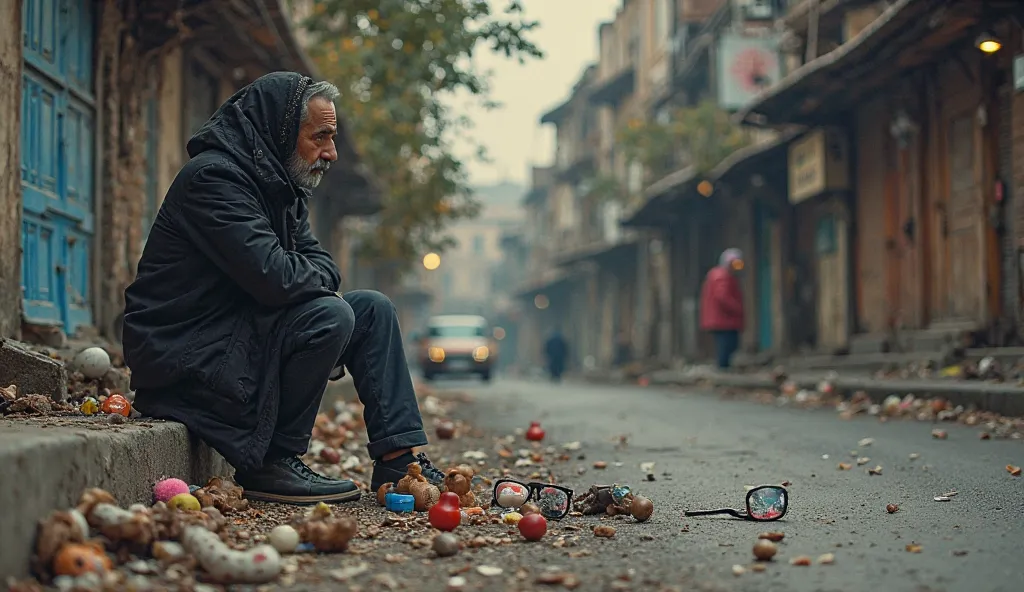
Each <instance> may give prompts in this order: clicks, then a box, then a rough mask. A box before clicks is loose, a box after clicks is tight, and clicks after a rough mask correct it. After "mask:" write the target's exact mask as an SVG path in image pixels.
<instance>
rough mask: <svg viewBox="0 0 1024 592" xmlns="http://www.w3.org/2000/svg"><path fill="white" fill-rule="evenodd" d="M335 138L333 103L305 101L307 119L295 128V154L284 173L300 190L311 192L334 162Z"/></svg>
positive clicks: (335, 115)
mask: <svg viewBox="0 0 1024 592" xmlns="http://www.w3.org/2000/svg"><path fill="white" fill-rule="evenodd" d="M337 135H338V115H337V112H336V111H335V110H334V103H332V102H331V101H328V100H327V99H325V98H323V97H313V98H312V99H311V100H310V101H309V105H308V116H307V117H306V120H305V121H303V122H302V126H301V127H300V128H299V139H298V142H297V144H296V146H295V153H294V154H293V155H292V157H291V159H289V161H288V173H289V174H290V175H291V177H292V180H293V181H295V183H296V184H298V185H299V186H301V187H304V188H306V189H313V188H315V187H316V186H317V185H319V184H320V180H321V179H323V176H324V173H326V172H327V169H329V168H330V167H331V163H332V162H334V161H336V160H338V150H337V148H335V146H334V138H335V137H336V136H337Z"/></svg>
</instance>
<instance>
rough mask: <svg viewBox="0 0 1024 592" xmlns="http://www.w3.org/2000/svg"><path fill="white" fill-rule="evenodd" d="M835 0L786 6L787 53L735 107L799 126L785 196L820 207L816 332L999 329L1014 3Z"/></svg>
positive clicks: (866, 336)
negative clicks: (801, 9)
mask: <svg viewBox="0 0 1024 592" xmlns="http://www.w3.org/2000/svg"><path fill="white" fill-rule="evenodd" d="M840 4H843V5H842V6H835V7H831V8H832V9H831V10H829V11H827V12H823V13H821V14H818V15H816V18H817V19H818V22H817V24H813V25H811V26H808V25H803V26H799V25H798V24H797V23H798V22H799V21H800V20H801V18H793V19H791V22H793V26H792V28H791V30H790V32H791V39H793V40H794V41H795V42H794V43H793V44H792V50H793V54H792V55H791V57H790V62H791V63H792V64H793V65H796V66H797V67H796V69H795V70H794V71H793V72H791V73H790V74H789V75H788V76H787V77H786V79H785V80H783V81H782V83H780V84H779V85H778V86H777V87H776V88H774V89H771V90H769V91H768V92H766V93H765V95H764V96H763V97H761V98H760V99H759V101H758V102H757V104H755V105H753V106H752V107H751V108H750V109H749V110H748V111H747V112H746V113H745V114H744V119H745V120H746V121H747V122H749V123H752V124H755V125H775V126H777V125H783V124H798V125H801V126H804V127H805V128H806V129H807V130H809V132H808V137H807V139H806V140H804V143H803V145H802V147H800V148H799V149H796V148H795V149H794V151H792V152H791V154H790V163H789V167H790V180H791V182H794V181H795V184H794V185H791V192H790V198H791V200H792V201H800V202H801V205H799V206H797V207H798V208H799V207H805V206H804V205H803V202H805V201H806V202H807V203H808V204H809V207H811V208H812V209H813V210H815V212H814V213H812V214H810V216H811V218H813V219H812V220H810V228H813V229H814V233H813V235H814V237H815V242H814V250H815V253H816V261H815V262H814V265H815V269H814V270H813V271H814V272H815V273H817V274H818V284H819V286H820V287H821V288H822V292H821V293H820V295H819V297H818V298H817V301H816V304H817V309H818V317H819V327H818V342H819V344H822V345H827V346H835V347H848V348H853V349H864V350H877V349H878V348H883V349H912V348H916V347H926V346H927V345H928V342H929V341H935V340H940V341H941V340H944V339H947V338H949V337H951V336H954V335H957V334H960V333H962V332H964V331H968V332H978V333H980V334H982V335H984V337H977V338H976V339H982V340H984V341H987V342H989V344H991V345H1001V344H1003V343H1004V342H1006V341H1007V340H1010V339H1012V338H1013V333H1014V328H1015V327H1016V326H1017V324H1018V323H1019V322H1020V318H1021V314H1020V313H1021V296H1020V287H1019V286H1020V263H1019V259H1020V257H1019V252H1020V251H1019V248H1020V247H1019V245H1020V244H1021V243H1020V239H1019V236H1018V233H1019V225H1018V224H1017V223H1016V215H1017V211H1018V210H1019V208H1020V206H1019V201H1020V200H1019V199H1017V198H1016V195H1015V188H1016V187H1018V186H1019V185H1018V184H1017V183H1016V179H1015V175H1014V170H1013V168H1014V165H1013V163H1014V162H1015V161H1019V160H1020V159H1021V158H1022V157H1024V152H1021V151H1020V150H1019V146H1015V144H1014V134H1015V130H1016V127H1017V125H1018V124H1017V123H1016V121H1017V119H1018V118H1019V113H1020V111H1019V108H1020V105H1021V104H1022V103H1021V100H1020V99H1019V96H1020V92H1021V90H1024V81H1016V80H1015V77H1014V75H1013V67H1014V63H1015V62H1016V63H1017V64H1018V69H1020V68H1024V62H1022V59H1024V58H1022V57H1021V55H1020V54H1019V53H1017V54H1016V55H1015V53H1014V51H1015V50H1014V49H1012V48H1019V47H1020V46H1021V44H1020V38H1021V28H1020V25H1019V22H1020V20H1019V19H1020V18H1021V14H1022V12H1024V6H1022V5H1021V4H1020V3H1014V2H1002V1H999V0H992V1H987V2H945V3H939V2H932V1H929V0H916V1H915V0H901V1H898V2H895V3H888V4H886V3H879V2H850V3H845V4H844V3H840ZM794 10H795V9H794ZM1013 17H1016V19H1017V20H1014V18H1013ZM802 18H810V17H802ZM812 22H813V21H812ZM808 30H812V31H818V33H817V36H818V38H817V39H814V34H813V33H812V34H811V35H812V36H811V37H807V33H806V31H808ZM986 40H988V41H990V42H991V41H995V43H988V44H986V43H984V42H985V41H986ZM801 62H802V64H801ZM1019 71H1020V70H1019ZM1015 149H1016V150H1017V151H1016V152H1015ZM810 228H807V227H805V232H804V233H803V234H805V235H809V234H811V233H810V232H806V230H809V229H810ZM798 231H799V229H798Z"/></svg>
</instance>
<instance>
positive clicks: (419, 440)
mask: <svg viewBox="0 0 1024 592" xmlns="http://www.w3.org/2000/svg"><path fill="white" fill-rule="evenodd" d="M426 445H427V433H426V432H424V431H423V430H413V431H411V432H405V433H402V434H395V435H394V436H388V437H387V438H383V439H381V440H376V441H374V442H370V443H369V444H367V445H366V450H367V452H369V453H370V458H372V459H373V460H380V459H381V458H383V457H384V455H385V454H389V453H391V452H394V451H396V450H402V449H404V448H415V447H417V446H426Z"/></svg>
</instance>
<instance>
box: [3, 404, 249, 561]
mask: <svg viewBox="0 0 1024 592" xmlns="http://www.w3.org/2000/svg"><path fill="white" fill-rule="evenodd" d="M232 473H233V470H232V469H231V468H230V466H229V465H228V464H227V463H226V462H225V461H224V459H223V458H221V457H220V455H218V454H217V453H216V452H214V451H213V450H211V449H210V448H209V447H207V446H206V445H205V444H203V443H202V442H200V441H198V440H197V439H196V438H194V437H192V436H190V435H189V433H188V431H187V430H186V429H185V427H184V426H183V425H180V424H175V423H165V422H159V421H138V420H137V421H132V422H128V423H126V424H124V425H121V426H112V425H107V424H106V421H105V417H96V418H85V417H83V418H45V417H43V418H29V419H18V420H0V508H2V513H0V581H2V580H3V579H5V578H7V577H9V576H14V577H24V576H26V575H28V571H29V560H30V558H31V555H32V549H33V546H34V542H35V534H36V526H37V523H38V521H39V520H41V519H43V518H45V517H46V516H47V515H48V514H49V513H50V512H51V511H53V510H57V509H66V508H68V507H70V506H72V505H74V504H75V503H76V502H77V501H78V498H79V496H80V495H81V494H82V491H83V490H85V489H86V488H88V487H101V488H103V489H106V490H107V491H109V492H110V493H112V494H113V495H114V496H115V497H116V498H117V501H118V503H120V504H122V505H127V504H131V503H135V502H145V503H148V502H151V501H152V495H153V493H152V484H153V483H154V482H155V481H156V480H158V479H160V478H161V477H164V476H174V477H179V478H181V479H184V480H186V481H187V482H189V483H194V484H200V485H202V484H204V483H206V481H207V480H208V479H209V478H210V477H212V476H217V475H230V474H232Z"/></svg>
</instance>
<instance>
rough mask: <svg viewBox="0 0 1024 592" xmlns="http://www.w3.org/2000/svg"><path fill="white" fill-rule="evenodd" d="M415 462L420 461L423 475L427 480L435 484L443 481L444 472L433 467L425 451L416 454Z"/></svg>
mask: <svg viewBox="0 0 1024 592" xmlns="http://www.w3.org/2000/svg"><path fill="white" fill-rule="evenodd" d="M416 462H418V463H420V467H422V468H423V476H424V477H426V478H427V481H430V482H431V483H434V484H435V485H436V484H439V483H441V482H442V481H444V472H443V471H442V470H441V469H438V468H437V467H435V466H434V463H432V462H430V459H429V458H427V455H426V453H423V452H421V453H419V454H417V455H416Z"/></svg>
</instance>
